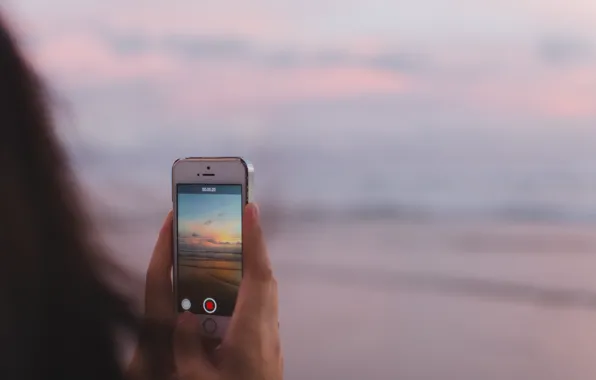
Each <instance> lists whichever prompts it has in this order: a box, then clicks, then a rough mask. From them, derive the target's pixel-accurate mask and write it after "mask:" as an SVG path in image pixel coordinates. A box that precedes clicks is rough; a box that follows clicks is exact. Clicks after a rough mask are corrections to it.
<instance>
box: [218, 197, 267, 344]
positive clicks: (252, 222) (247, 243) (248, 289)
mask: <svg viewBox="0 0 596 380" xmlns="http://www.w3.org/2000/svg"><path fill="white" fill-rule="evenodd" d="M242 232H243V238H242V241H243V244H242V255H243V278H242V282H241V284H240V289H239V293H238V300H237V302H236V308H235V311H234V315H233V316H232V322H231V325H230V330H229V331H230V332H229V335H232V336H233V335H234V334H236V333H240V332H241V331H246V329H247V328H248V329H250V330H252V331H256V330H255V329H256V328H257V326H258V325H259V324H263V323H265V324H266V325H271V324H273V323H274V324H275V328H277V318H278V311H277V282H276V281H275V278H274V277H273V270H272V267H271V261H270V260H269V255H268V253H267V247H266V244H265V240H264V237H263V232H262V230H261V225H260V222H259V212H258V208H257V207H256V205H254V204H249V205H247V206H246V209H245V212H244V219H243V228H242ZM247 325H249V326H247Z"/></svg>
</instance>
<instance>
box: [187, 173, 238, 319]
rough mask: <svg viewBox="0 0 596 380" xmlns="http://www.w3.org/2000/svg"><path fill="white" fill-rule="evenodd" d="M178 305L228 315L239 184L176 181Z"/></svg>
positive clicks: (233, 291) (234, 278) (234, 282)
mask: <svg viewBox="0 0 596 380" xmlns="http://www.w3.org/2000/svg"><path fill="white" fill-rule="evenodd" d="M176 196H177V206H178V210H177V214H178V220H177V226H178V231H177V239H178V252H177V255H178V256H177V261H178V263H177V265H178V267H177V270H178V284H177V285H178V300H177V301H178V310H179V311H180V312H183V311H190V312H192V313H195V314H211V315H220V316H231V315H232V312H233V311H234V306H235V304H236V297H237V294H238V288H239V286H240V280H241V279H242V207H243V202H242V186H241V185H197V184H192V185H191V184H180V185H178V186H177V195H176Z"/></svg>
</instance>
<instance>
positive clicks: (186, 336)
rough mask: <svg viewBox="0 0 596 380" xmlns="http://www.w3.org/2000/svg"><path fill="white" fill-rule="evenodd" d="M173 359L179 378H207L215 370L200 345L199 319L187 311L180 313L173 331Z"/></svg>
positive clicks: (189, 379)
mask: <svg viewBox="0 0 596 380" xmlns="http://www.w3.org/2000/svg"><path fill="white" fill-rule="evenodd" d="M174 361H175V363H176V372H177V374H178V378H179V379H180V380H194V379H199V378H200V379H209V378H212V376H213V374H214V372H215V368H214V367H213V366H212V365H211V363H210V362H209V359H208V358H207V355H206V353H205V351H204V350H203V347H202V346H201V341H200V333H199V319H198V318H197V317H196V316H195V315H194V314H191V313H189V312H185V313H183V314H181V315H180V317H179V318H178V325H177V326H176V330H175V331H174Z"/></svg>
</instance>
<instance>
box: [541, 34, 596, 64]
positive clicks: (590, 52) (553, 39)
mask: <svg viewBox="0 0 596 380" xmlns="http://www.w3.org/2000/svg"><path fill="white" fill-rule="evenodd" d="M537 55H538V57H539V59H540V60H541V61H542V62H544V63H546V64H549V65H556V66H561V65H569V64H582V63H592V64H596V45H595V44H594V43H592V41H589V40H586V39H583V38H579V37H569V36H549V37H545V38H543V39H542V40H541V41H540V42H539V43H538V47H537ZM595 66H596V65H595Z"/></svg>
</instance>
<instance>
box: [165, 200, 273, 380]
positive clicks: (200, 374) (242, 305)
mask: <svg viewBox="0 0 596 380" xmlns="http://www.w3.org/2000/svg"><path fill="white" fill-rule="evenodd" d="M243 227H244V229H243V242H244V251H243V254H244V263H245V265H244V274H245V276H244V279H243V280H242V284H241V285H240V293H239V295H238V303H237V305H236V310H235V312H234V315H233V317H232V319H231V321H230V325H229V329H228V331H227V334H226V336H225V338H224V340H223V342H222V343H221V345H220V347H219V348H218V349H217V350H216V353H215V358H214V360H213V359H212V358H210V355H209V353H208V352H207V351H206V350H205V349H204V346H203V345H202V344H201V340H200V339H197V336H198V335H199V334H200V333H201V329H202V327H201V325H200V322H199V319H197V318H196V317H195V316H194V315H192V314H191V313H188V312H186V313H183V314H182V315H181V316H180V317H179V319H178V325H177V328H176V330H175V332H174V358H175V362H176V372H177V375H178V378H180V379H182V380H199V379H200V380H252V379H255V380H256V379H259V380H281V379H282V378H283V355H282V351H281V346H280V339H279V323H278V303H277V301H278V298H277V282H276V281H275V278H274V277H273V273H272V270H271V263H270V261H269V257H268V254H267V248H266V246H265V242H264V239H263V234H262V231H261V227H260V223H259V218H258V209H257V208H256V206H255V205H253V204H249V205H248V206H247V207H246V212H245V215H244V222H243Z"/></svg>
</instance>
